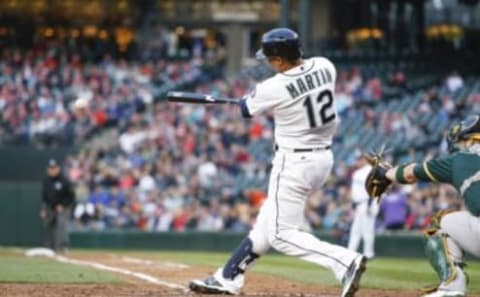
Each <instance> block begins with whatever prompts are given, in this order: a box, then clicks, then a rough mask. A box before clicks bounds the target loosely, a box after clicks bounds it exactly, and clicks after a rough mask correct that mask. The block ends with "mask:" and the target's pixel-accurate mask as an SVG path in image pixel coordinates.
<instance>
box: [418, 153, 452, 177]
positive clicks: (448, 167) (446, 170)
mask: <svg viewBox="0 0 480 297" xmlns="http://www.w3.org/2000/svg"><path fill="white" fill-rule="evenodd" d="M413 172H414V174H415V177H416V178H417V179H419V180H422V181H428V182H444V183H452V156H446V157H441V158H437V159H433V160H430V161H426V162H423V163H419V164H417V165H415V168H414V169H413Z"/></svg>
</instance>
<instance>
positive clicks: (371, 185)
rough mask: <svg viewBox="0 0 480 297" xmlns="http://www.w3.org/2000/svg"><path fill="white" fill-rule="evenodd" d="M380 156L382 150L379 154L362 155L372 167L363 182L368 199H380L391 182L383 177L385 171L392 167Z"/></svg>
mask: <svg viewBox="0 0 480 297" xmlns="http://www.w3.org/2000/svg"><path fill="white" fill-rule="evenodd" d="M382 154H383V149H382V150H381V151H380V152H379V153H375V154H364V155H363V157H364V158H365V159H366V160H367V162H368V163H370V165H372V169H371V170H370V173H369V174H368V176H367V179H366V180H365V190H366V191H367V193H368V195H370V197H372V198H375V199H380V196H382V194H383V193H385V192H386V191H387V189H388V187H389V186H390V185H391V184H392V181H390V180H389V179H388V178H387V177H386V176H385V174H386V173H387V170H388V169H390V168H392V165H391V164H390V163H388V162H387V161H385V160H383V157H382Z"/></svg>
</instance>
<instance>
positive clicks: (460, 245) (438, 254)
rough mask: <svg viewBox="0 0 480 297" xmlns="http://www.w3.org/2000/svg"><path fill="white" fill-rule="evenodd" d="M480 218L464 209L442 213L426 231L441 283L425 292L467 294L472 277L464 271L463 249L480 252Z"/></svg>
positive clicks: (436, 296)
mask: <svg viewBox="0 0 480 297" xmlns="http://www.w3.org/2000/svg"><path fill="white" fill-rule="evenodd" d="M479 230H480V220H479V219H478V218H475V217H473V216H472V215H470V213H468V212H465V211H461V212H453V213H448V214H445V213H439V214H437V215H436V216H435V218H434V220H433V223H432V226H431V228H430V229H429V230H427V231H426V236H427V242H426V248H425V251H426V254H427V256H428V259H429V261H430V264H431V265H432V267H433V269H434V270H435V271H436V272H437V274H438V276H439V279H440V285H439V286H438V288H432V292H431V293H430V294H427V295H425V296H428V297H442V296H466V291H467V281H468V278H467V276H466V274H465V272H464V271H463V254H464V253H463V251H464V250H466V251H468V252H470V253H472V254H474V255H476V256H480V241H479V240H480V231H479Z"/></svg>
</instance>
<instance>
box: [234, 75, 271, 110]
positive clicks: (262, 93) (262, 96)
mask: <svg viewBox="0 0 480 297" xmlns="http://www.w3.org/2000/svg"><path fill="white" fill-rule="evenodd" d="M269 85H270V83H269V82H268V80H267V81H265V82H262V83H259V84H257V86H256V87H255V89H254V90H253V91H252V92H250V93H249V94H248V95H246V96H245V97H244V99H242V101H243V100H244V103H243V104H242V101H241V102H240V108H241V109H242V115H244V116H246V115H249V116H253V115H257V114H260V113H262V112H264V111H266V110H270V109H272V108H274V107H275V106H276V105H277V104H279V103H280V101H279V100H278V99H276V98H275V96H274V95H273V94H274V92H273V91H272V90H270V87H269Z"/></svg>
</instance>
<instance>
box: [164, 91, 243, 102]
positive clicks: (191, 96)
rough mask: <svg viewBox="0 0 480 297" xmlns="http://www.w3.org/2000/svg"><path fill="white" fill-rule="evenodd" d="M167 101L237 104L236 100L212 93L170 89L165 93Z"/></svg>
mask: <svg viewBox="0 0 480 297" xmlns="http://www.w3.org/2000/svg"><path fill="white" fill-rule="evenodd" d="M167 100H168V101H169V102H183V103H193V104H238V100H236V99H231V98H219V97H215V96H213V95H208V94H201V93H193V92H179V91H171V92H168V93H167Z"/></svg>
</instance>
